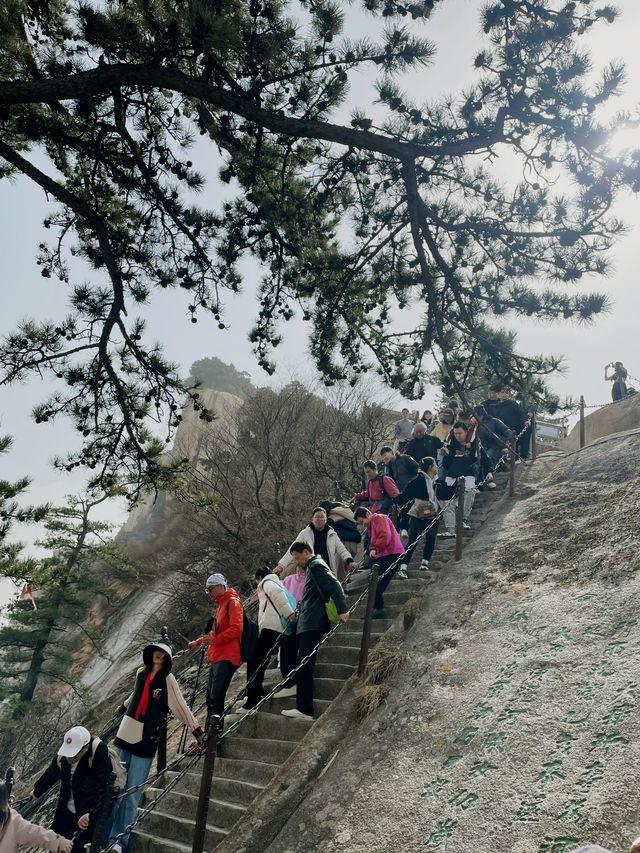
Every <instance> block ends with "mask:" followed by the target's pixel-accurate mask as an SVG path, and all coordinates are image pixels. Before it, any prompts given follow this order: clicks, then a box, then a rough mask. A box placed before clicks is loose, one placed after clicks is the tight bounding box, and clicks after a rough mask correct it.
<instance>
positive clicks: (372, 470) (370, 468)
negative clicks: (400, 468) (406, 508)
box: [351, 459, 400, 515]
mask: <svg viewBox="0 0 640 853" xmlns="http://www.w3.org/2000/svg"><path fill="white" fill-rule="evenodd" d="M362 467H363V470H364V476H365V479H366V481H367V485H366V488H365V490H364V491H363V492H356V493H355V495H354V496H353V497H352V498H351V501H352V503H360V502H366V503H368V504H369V509H370V510H371V512H381V513H383V514H384V515H391V513H392V512H393V499H394V498H395V497H396V496H397V495H398V494H400V489H399V488H398V487H397V485H396V484H395V482H394V481H393V480H392V479H391V477H387V475H386V474H378V466H377V465H376V463H375V462H374V461H373V460H372V459H367V461H366V462H365V463H364V465H363V466H362Z"/></svg>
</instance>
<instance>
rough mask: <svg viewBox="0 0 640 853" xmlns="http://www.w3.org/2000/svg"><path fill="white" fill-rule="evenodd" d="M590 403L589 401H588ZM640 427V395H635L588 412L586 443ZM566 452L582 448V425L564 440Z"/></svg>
mask: <svg viewBox="0 0 640 853" xmlns="http://www.w3.org/2000/svg"><path fill="white" fill-rule="evenodd" d="M587 403H588V401H587ZM638 427H640V394H633V395H632V396H630V397H626V398H625V399H624V400H620V401H619V402H617V403H609V404H608V405H606V406H603V407H602V408H600V409H596V410H595V411H589V409H587V410H586V413H585V419H584V435H585V443H586V444H591V442H592V441H595V439H596V438H602V436H605V435H611V434H612V433H618V432H622V431H623V430H630V429H637V428H638ZM561 446H562V448H563V449H564V450H578V448H579V447H580V425H579V424H576V425H575V426H574V427H573V429H572V430H571V432H570V433H569V435H568V436H567V437H566V438H565V439H563V441H562V442H561Z"/></svg>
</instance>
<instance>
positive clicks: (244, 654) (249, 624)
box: [227, 598, 258, 663]
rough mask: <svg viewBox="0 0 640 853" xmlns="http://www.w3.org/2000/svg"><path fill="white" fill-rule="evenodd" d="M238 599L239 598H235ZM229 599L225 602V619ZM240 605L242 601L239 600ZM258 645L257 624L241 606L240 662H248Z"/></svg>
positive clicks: (229, 604)
mask: <svg viewBox="0 0 640 853" xmlns="http://www.w3.org/2000/svg"><path fill="white" fill-rule="evenodd" d="M237 600H238V601H240V599H239V598H238V599H237ZM230 606H231V599H230V600H229V601H228V602H227V619H228V618H229V607H230ZM240 606H241V607H242V602H241V601H240ZM257 645H258V625H257V623H256V622H254V621H253V620H252V619H249V617H248V616H247V612H246V610H245V609H244V607H242V636H241V637H240V660H241V661H242V663H250V662H251V661H253V659H254V658H255V656H256V647H257Z"/></svg>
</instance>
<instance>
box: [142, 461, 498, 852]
mask: <svg viewBox="0 0 640 853" xmlns="http://www.w3.org/2000/svg"><path fill="white" fill-rule="evenodd" d="M507 482H508V477H507V475H506V474H504V473H502V474H498V475H496V484H497V486H498V488H497V490H495V491H493V492H486V493H485V492H480V493H479V494H478V495H477V496H476V501H475V504H474V508H473V513H472V519H471V530H468V531H465V532H464V536H465V539H467V540H468V539H469V538H470V537H472V536H473V534H474V532H475V531H476V530H478V529H479V528H480V527H481V526H482V525H483V523H484V521H485V518H486V516H487V514H488V513H489V512H490V511H491V504H492V503H493V502H494V500H495V497H496V496H497V495H499V494H502V491H503V488H504V487H505V486H506V485H507ZM441 529H443V527H442V526H441ZM454 547H455V540H454V539H442V538H438V542H437V545H436V551H435V553H434V556H433V558H432V560H431V567H432V569H433V570H434V571H433V572H432V571H429V572H422V571H420V570H419V569H417V568H415V567H417V566H419V564H420V559H421V557H422V549H421V548H420V547H418V548H417V549H416V551H415V553H414V557H413V562H412V564H411V566H410V569H409V579H408V580H398V579H394V580H393V581H392V582H391V584H390V586H389V587H388V588H387V591H386V592H385V596H384V598H385V615H386V618H384V619H378V620H374V621H373V623H372V638H371V645H372V646H373V645H374V644H375V642H376V640H377V639H378V638H379V637H380V636H381V635H382V634H383V633H384V632H385V631H386V630H387V629H388V628H389V627H390V626H391V624H392V623H393V622H394V621H395V619H396V618H397V617H398V616H399V615H400V613H401V611H402V607H403V605H404V604H405V602H406V601H407V600H408V599H409V598H411V597H412V596H414V595H415V594H416V593H417V592H418V591H419V590H420V589H422V588H423V587H424V585H425V584H428V583H430V582H432V581H433V580H434V575H437V573H438V571H439V570H441V569H443V568H444V567H445V566H446V565H447V563H449V562H450V561H452V560H453V557H454V553H453V552H454ZM367 579H368V576H367V574H366V573H364V572H363V573H358V574H356V575H355V576H354V577H353V578H352V579H351V581H350V583H349V586H348V596H347V597H348V599H350V602H351V603H352V602H353V601H354V600H355V598H357V597H358V596H359V595H360V593H361V592H362V591H363V590H364V589H365V588H366V585H367ZM363 614H364V602H363V603H362V604H361V605H360V608H359V609H358V610H357V611H356V613H355V614H353V615H352V617H351V619H350V621H349V622H348V623H347V624H346V625H345V626H342V627H341V628H339V629H338V631H337V632H336V633H335V634H334V635H333V636H332V637H331V638H330V639H329V640H328V641H327V642H326V643H325V644H324V646H323V647H322V648H321V649H320V650H319V652H318V660H317V663H316V668H315V680H314V706H315V710H316V716H319V715H320V714H322V713H323V712H324V711H325V710H326V709H327V708H328V707H329V705H330V704H331V702H332V701H333V699H335V697H336V696H337V695H338V693H339V692H340V690H341V689H342V687H343V685H344V682H345V681H346V680H347V679H348V678H350V677H351V676H352V675H353V673H354V672H355V670H356V667H357V663H358V656H359V652H360V641H361V637H362V616H363ZM279 679H280V673H279V670H275V669H272V670H270V671H268V673H267V676H266V678H265V687H266V688H267V687H269V684H272V685H273V684H275V683H277V681H278V680H279ZM239 686H240V685H239V683H237V684H234V687H235V688H236V690H237V689H239ZM232 690H233V688H232ZM231 693H232V691H230V695H231ZM294 706H295V697H287V698H278V696H277V695H276V696H274V697H273V698H271V699H270V700H269V701H268V702H266V703H265V704H264V705H262V706H261V708H260V711H259V712H258V713H256V714H252V715H251V716H249V717H247V719H245V720H244V721H243V722H242V723H241V725H240V726H239V727H238V729H236V730H235V731H234V733H233V734H232V735H230V736H229V738H225V740H224V741H223V742H222V744H221V746H220V751H221V754H220V756H219V757H218V758H216V762H215V768H214V775H213V784H212V789H211V800H210V808H209V817H208V824H207V829H206V835H205V850H206V851H209V853H211V851H213V850H215V848H216V847H217V845H218V844H219V843H220V842H221V841H222V839H223V838H224V837H225V836H226V835H227V833H229V832H230V831H231V829H232V827H233V826H234V824H236V823H237V821H239V820H240V819H241V818H242V817H243V815H244V812H245V811H246V810H247V808H248V807H249V805H250V804H251V803H252V802H253V800H254V799H255V798H256V797H257V796H258V795H259V794H260V793H261V792H262V790H263V789H264V788H265V787H266V786H267V784H268V783H269V781H270V780H271V779H272V777H273V776H274V775H275V773H276V772H277V770H278V768H279V767H280V765H281V764H282V763H283V762H284V761H285V760H286V759H287V758H288V757H289V756H290V755H291V753H292V752H293V751H294V750H295V748H296V746H297V745H298V743H299V741H301V740H302V738H303V737H304V736H305V735H306V734H307V732H308V731H309V729H310V728H311V727H312V726H313V723H312V722H307V721H306V720H295V719H291V718H288V717H283V716H281V714H280V711H282V710H283V709H284V708H293V707H294ZM238 718H239V717H238V716H236V715H230V718H229V719H228V721H227V722H228V724H231V723H233V722H234V721H236V720H237V719H238ZM201 772H202V766H201V762H199V763H198V764H196V765H195V767H194V768H193V771H191V772H189V773H187V774H186V775H185V776H184V777H183V779H182V780H181V782H180V783H179V785H177V786H176V789H174V790H173V791H171V792H170V793H169V794H167V795H166V796H165V797H164V798H163V800H162V801H161V802H160V803H159V805H158V806H157V807H156V809H155V810H154V811H152V812H151V813H150V814H149V815H147V817H146V818H145V819H144V821H143V822H142V823H141V824H140V825H139V826H138V827H136V828H135V830H134V831H133V833H132V836H131V842H130V845H129V851H130V853H190V851H191V844H192V838H193V832H194V826H195V821H194V818H195V813H196V805H197V801H198V790H199V786H200V778H201ZM176 775H177V771H167V772H166V773H165V774H164V775H163V777H161V778H160V779H158V780H156V781H155V782H154V783H153V784H152V785H150V786H149V787H148V788H147V789H146V791H145V793H144V797H143V800H142V802H141V807H144V806H145V805H146V804H148V803H149V802H150V801H151V800H153V799H155V797H156V796H157V795H158V794H159V793H160V792H161V790H162V788H163V787H164V786H165V785H166V784H168V783H169V782H170V781H171V780H172V779H173V778H175V776H176Z"/></svg>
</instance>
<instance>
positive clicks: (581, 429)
mask: <svg viewBox="0 0 640 853" xmlns="http://www.w3.org/2000/svg"><path fill="white" fill-rule="evenodd" d="M580 447H584V397H583V396H582V394H581V395H580Z"/></svg>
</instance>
